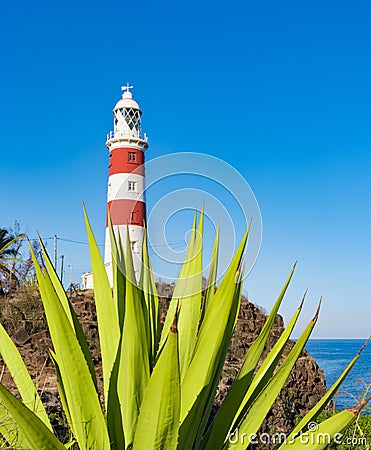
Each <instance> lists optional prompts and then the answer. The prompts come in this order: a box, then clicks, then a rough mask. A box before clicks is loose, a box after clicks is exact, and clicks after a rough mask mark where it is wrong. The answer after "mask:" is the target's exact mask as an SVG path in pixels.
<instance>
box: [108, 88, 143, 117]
mask: <svg viewBox="0 0 371 450" xmlns="http://www.w3.org/2000/svg"><path fill="white" fill-rule="evenodd" d="M123 108H126V109H127V108H132V109H137V110H139V111H140V108H139V105H138V103H137V102H136V101H135V100H134V99H133V94H132V93H131V92H129V91H126V92H124V93H123V94H122V98H121V99H120V100H119V101H118V102H117V103H116V105H115V107H114V108H113V111H114V112H115V111H117V110H118V109H123Z"/></svg>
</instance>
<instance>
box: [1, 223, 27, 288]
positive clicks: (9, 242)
mask: <svg viewBox="0 0 371 450" xmlns="http://www.w3.org/2000/svg"><path fill="white" fill-rule="evenodd" d="M24 237H25V235H24V234H18V235H16V236H14V235H13V234H12V233H10V232H9V230H7V229H6V228H0V282H1V284H0V290H3V286H2V284H3V283H4V282H5V283H7V284H8V285H10V286H12V285H13V284H14V281H16V279H13V283H12V273H14V272H16V270H15V267H14V266H15V263H16V262H17V261H18V259H17V253H18V250H19V249H18V248H15V247H14V244H15V243H16V242H17V241H18V240H20V239H23V238H24Z"/></svg>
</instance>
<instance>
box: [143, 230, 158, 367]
mask: <svg viewBox="0 0 371 450" xmlns="http://www.w3.org/2000/svg"><path fill="white" fill-rule="evenodd" d="M140 288H141V290H142V292H143V295H144V300H145V309H146V320H147V329H148V339H149V352H150V355H149V356H150V362H151V368H152V367H154V364H155V359H156V353H157V349H158V344H159V339H160V314H159V309H158V296H157V291H156V284H155V280H154V278H153V272H152V268H151V262H150V259H149V255H148V247H147V233H146V228H144V236H143V246H142V270H141V273H140Z"/></svg>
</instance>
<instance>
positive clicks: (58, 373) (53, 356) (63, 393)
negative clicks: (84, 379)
mask: <svg viewBox="0 0 371 450" xmlns="http://www.w3.org/2000/svg"><path fill="white" fill-rule="evenodd" d="M49 354H50V358H51V360H52V361H53V364H54V368H55V373H56V376H57V385H58V394H59V398H60V400H61V404H62V408H63V411H64V413H65V414H66V419H67V423H68V425H69V426H70V428H71V430H72V429H73V423H72V419H71V415H70V409H69V407H68V403H67V397H66V391H65V389H64V386H63V380H62V375H61V371H60V370H59V365H58V361H57V355H56V354H55V353H54V352H53V350H49Z"/></svg>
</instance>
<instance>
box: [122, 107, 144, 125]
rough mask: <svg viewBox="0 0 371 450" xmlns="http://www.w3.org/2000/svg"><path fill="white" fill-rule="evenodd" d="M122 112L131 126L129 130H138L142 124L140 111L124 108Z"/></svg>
mask: <svg viewBox="0 0 371 450" xmlns="http://www.w3.org/2000/svg"><path fill="white" fill-rule="evenodd" d="M120 111H121V113H122V115H123V116H124V118H125V121H126V123H127V124H128V125H129V128H130V129H131V130H132V129H133V128H135V129H136V130H138V129H139V124H140V111H139V110H137V109H133V108H122V109H121V110H120Z"/></svg>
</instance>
